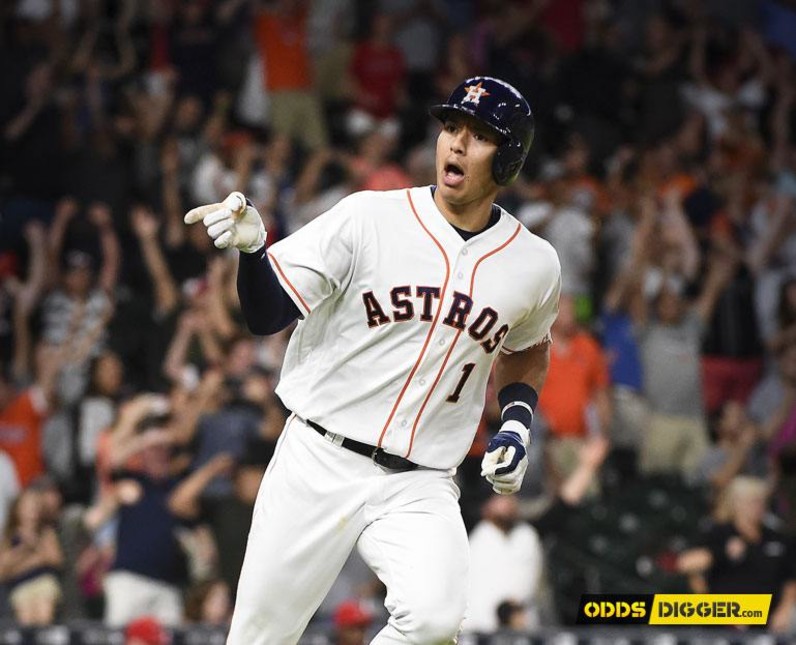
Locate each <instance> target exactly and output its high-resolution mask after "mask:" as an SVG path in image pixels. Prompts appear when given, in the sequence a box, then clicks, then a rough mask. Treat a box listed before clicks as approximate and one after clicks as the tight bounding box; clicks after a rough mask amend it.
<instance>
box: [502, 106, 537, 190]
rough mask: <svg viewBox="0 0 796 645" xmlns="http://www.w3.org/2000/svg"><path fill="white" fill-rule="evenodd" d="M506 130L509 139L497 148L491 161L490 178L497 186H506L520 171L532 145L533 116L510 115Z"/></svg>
mask: <svg viewBox="0 0 796 645" xmlns="http://www.w3.org/2000/svg"><path fill="white" fill-rule="evenodd" d="M508 129H509V132H510V133H511V137H510V138H509V139H507V140H506V141H504V142H503V143H501V144H500V145H499V146H498V149H497V152H496V153H495V158H494V159H493V161H492V176H493V177H494V179H495V182H496V183H497V184H498V185H499V186H508V185H509V184H510V183H511V182H513V181H514V180H515V179H516V178H517V175H519V174H520V170H522V165H523V164H524V163H525V157H526V156H527V155H528V150H530V148H531V144H532V143H533V135H534V123H533V116H530V117H527V116H524V115H522V114H514V115H512V117H511V121H510V123H509V128H508Z"/></svg>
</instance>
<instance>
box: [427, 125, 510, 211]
mask: <svg viewBox="0 0 796 645" xmlns="http://www.w3.org/2000/svg"><path fill="white" fill-rule="evenodd" d="M499 142H500V141H499V135H498V134H496V133H494V132H492V131H491V130H490V129H489V128H487V127H486V126H485V125H484V124H482V123H481V122H480V121H479V120H478V119H475V118H473V117H471V116H468V115H466V114H456V113H453V114H451V115H450V116H449V117H448V118H447V119H446V120H445V124H444V125H443V127H442V132H440V134H439V137H438V138H437V190H438V191H440V196H441V197H442V198H443V199H444V200H445V201H446V202H447V203H448V204H450V205H452V206H464V205H466V204H470V203H473V202H478V201H482V200H484V199H485V198H489V201H490V202H491V198H492V197H494V195H495V193H497V190H498V185H497V184H496V183H495V180H494V179H493V178H492V159H493V157H494V156H495V152H496V151H497V147H498V143H499Z"/></svg>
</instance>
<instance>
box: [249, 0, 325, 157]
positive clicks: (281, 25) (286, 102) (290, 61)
mask: <svg viewBox="0 0 796 645" xmlns="http://www.w3.org/2000/svg"><path fill="white" fill-rule="evenodd" d="M308 13H309V12H308V7H307V2H306V0H275V1H274V2H269V3H261V8H260V9H259V11H257V13H256V15H255V18H254V39H255V42H256V43H257V47H258V49H259V51H260V55H261V57H262V58H263V69H264V70H265V87H266V90H267V91H268V96H269V99H270V104H271V107H270V120H271V127H272V128H273V129H274V131H276V132H278V133H280V134H286V135H288V136H290V137H294V138H296V139H299V140H300V141H302V142H303V143H304V145H305V146H307V147H308V148H310V149H311V150H314V149H316V148H320V147H323V146H325V145H326V144H327V140H328V136H327V132H326V123H325V119H324V115H323V112H322V110H321V106H320V103H319V101H318V98H317V97H316V96H315V94H314V91H313V84H312V72H311V61H310V55H309V51H308V48H307V16H308Z"/></svg>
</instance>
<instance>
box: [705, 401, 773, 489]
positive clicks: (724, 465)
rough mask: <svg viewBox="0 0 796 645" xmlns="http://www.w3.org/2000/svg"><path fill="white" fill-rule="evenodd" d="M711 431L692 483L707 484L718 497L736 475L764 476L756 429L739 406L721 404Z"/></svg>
mask: <svg viewBox="0 0 796 645" xmlns="http://www.w3.org/2000/svg"><path fill="white" fill-rule="evenodd" d="M715 428H716V442H715V443H714V444H713V445H711V446H710V448H708V450H707V452H706V453H705V456H704V457H703V459H702V462H701V463H700V464H699V466H698V467H697V469H696V471H695V474H694V480H695V481H696V483H699V484H709V485H710V486H712V487H713V489H714V494H716V495H720V494H722V493H723V492H724V489H725V488H726V487H727V485H728V484H729V483H730V482H731V481H732V480H733V479H735V477H736V476H737V475H748V476H750V477H759V478H764V477H765V476H766V474H767V472H768V458H767V455H766V453H765V449H764V444H763V442H762V441H761V440H760V429H759V428H758V427H757V426H756V425H755V424H754V423H753V422H752V421H751V420H750V419H749V418H748V417H747V416H746V411H745V410H744V407H743V405H742V404H741V403H739V402H738V401H730V402H728V403H725V404H724V406H722V410H721V413H720V415H719V417H718V420H717V422H716V424H715Z"/></svg>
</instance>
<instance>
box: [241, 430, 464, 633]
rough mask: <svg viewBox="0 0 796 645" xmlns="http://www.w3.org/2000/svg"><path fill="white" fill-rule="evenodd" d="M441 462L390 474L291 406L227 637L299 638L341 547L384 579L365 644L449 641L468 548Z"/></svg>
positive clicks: (458, 617) (460, 602) (336, 567)
mask: <svg viewBox="0 0 796 645" xmlns="http://www.w3.org/2000/svg"><path fill="white" fill-rule="evenodd" d="M458 497H459V490H458V487H457V486H456V484H455V483H454V482H453V480H452V478H451V476H450V475H449V474H448V473H447V472H445V471H440V470H429V469H417V470H413V471H409V472H398V473H396V472H389V471H385V470H383V469H382V468H381V467H379V466H377V465H376V464H374V463H373V462H372V461H371V460H369V459H368V458H367V457H363V456H362V455H359V454H356V453H354V452H351V451H350V450H347V449H345V448H341V447H339V446H337V445H335V444H333V443H332V442H330V441H329V440H328V439H326V438H325V437H322V436H321V435H320V434H318V433H317V432H316V431H315V430H313V429H312V428H310V427H308V426H307V425H306V424H305V423H304V422H303V421H302V420H300V419H299V418H297V417H296V416H291V417H290V419H288V422H287V424H286V426H285V430H284V432H283V433H282V436H281V437H280V440H279V443H278V445H277V449H276V452H275V454H274V457H273V459H272V461H271V464H270V465H269V467H268V470H267V471H266V474H265V476H264V477H263V481H262V484H261V485H260V491H259V493H258V495H257V501H256V503H255V507H254V514H253V517H252V526H251V530H250V532H249V539H248V544H247V547H246V557H245V560H244V563H243V570H242V571H241V576H240V581H239V583H238V595H237V601H236V604H235V611H234V615H233V617H232V625H231V628H230V633H229V637H228V640H227V644H228V645H290V644H293V643H296V642H298V640H299V638H300V636H301V634H302V633H303V632H304V629H305V628H306V626H307V623H308V622H309V621H310V619H311V618H312V616H313V614H314V612H315V610H316V609H317V608H318V606H319V605H320V603H321V602H322V600H323V599H324V597H325V596H326V594H327V592H328V591H329V589H330V588H331V586H332V584H333V582H334V580H335V578H336V577H337V575H338V574H339V572H340V570H341V569H342V567H343V564H344V563H345V561H346V559H347V558H348V556H349V554H350V553H351V550H352V549H353V548H354V547H355V546H356V547H357V548H358V549H359V553H360V554H361V555H362V558H363V559H364V560H365V562H366V563H367V564H368V566H370V568H371V569H373V571H374V572H375V573H376V575H378V577H379V578H380V579H381V580H382V582H383V583H384V584H385V586H386V587H387V598H386V601H385V605H386V607H387V609H388V611H389V613H390V618H389V621H388V624H387V626H386V627H385V628H384V629H383V630H382V631H381V632H379V634H377V636H376V638H375V639H374V640H373V643H377V644H378V645H390V644H394V643H417V644H422V645H440V644H443V643H453V642H455V637H456V634H457V632H458V630H459V626H460V625H461V622H462V619H463V617H464V612H465V609H466V603H467V599H466V596H467V576H468V566H469V546H468V542H467V533H466V531H465V528H464V523H463V521H462V518H461V513H460V510H459V505H458Z"/></svg>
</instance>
